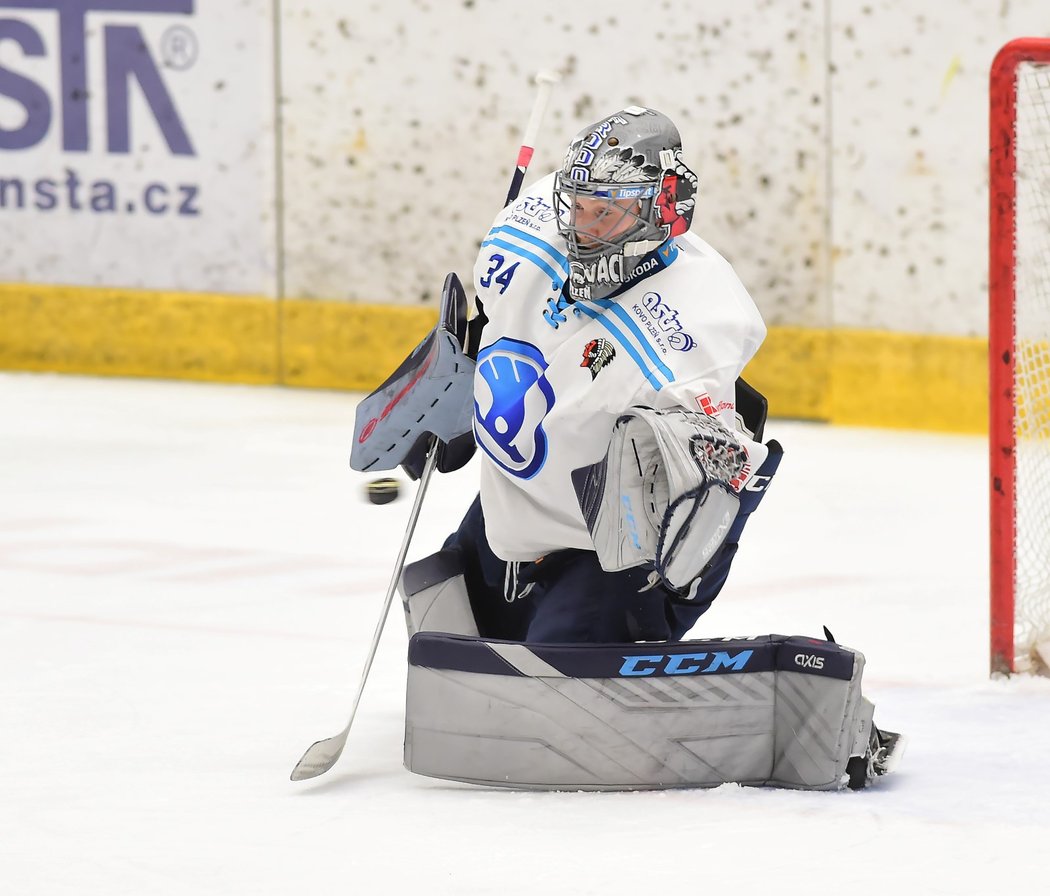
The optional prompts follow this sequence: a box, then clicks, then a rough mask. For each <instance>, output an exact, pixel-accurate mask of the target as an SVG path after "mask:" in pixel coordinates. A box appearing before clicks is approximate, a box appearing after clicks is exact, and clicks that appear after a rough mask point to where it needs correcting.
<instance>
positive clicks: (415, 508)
mask: <svg viewBox="0 0 1050 896" xmlns="http://www.w3.org/2000/svg"><path fill="white" fill-rule="evenodd" d="M557 81H558V76H557V75H555V74H552V73H550V72H540V73H539V74H537V75H536V86H537V91H536V100H535V102H534V103H533V106H532V114H531V115H530V116H529V123H528V125H527V126H526V128H525V135H524V137H523V138H522V143H521V149H519V150H518V163H517V165H516V167H515V168H514V176H513V177H512V178H511V182H510V190H509V191H508V192H507V201H506V202H505V203H504V207H506V206H508V205H510V204H511V203H512V202H513V201H514V200H515V199H517V198H518V193H519V192H520V190H521V185H522V183H523V181H524V180H525V172H526V171H527V170H528V167H529V162H530V161H531V160H532V153H533V148H534V145H535V143H536V137H537V135H538V134H539V130H540V124H541V122H542V121H543V115H544V112H545V111H546V109H547V102H548V100H549V99H550V95H551V89H552V88H553V87H554V85H555V84H556V83H557ZM437 447H438V444H437V439H436V438H431V440H430V447H429V448H428V450H427V459H426V463H425V464H424V465H423V472H422V474H421V475H420V477H419V486H418V488H417V489H416V499H415V501H414V502H413V504H412V510H411V512H410V513H409V517H408V526H407V527H406V529H405V537H404V539H402V541H401V550H400V551H398V555H397V561H396V562H395V564H394V571H393V574H392V575H391V577H390V585H389V586H388V587H387V592H386V598H385V599H384V601H383V609H382V610H381V611H380V615H379V622H378V623H377V625H376V630H375V633H374V634H373V635H372V643H371V645H370V646H369V648H368V656H367V657H366V659H365V667H364V670H363V671H362V672H361V681H360V683H359V684H358V686H357V694H356V695H355V696H354V705H353V708H352V709H351V710H350V719H349V721H347V723H346V727H345V728H343V730H342V731H340V732H339V733H338V734H337V735H335V736H334V737H329V738H326V739H325V740H319V741H317V742H316V743H314V744H312V745H311V746H310V747H309V749H307V751H306V752H305V753H303V758H302V759H300V760H299V762H298V763H297V764H296V766H295V768H294V769H292V780H293V781H305V780H306V779H308V778H316V777H317V776H318V775H323V774H324V773H325V772H326V771H328V770H329V769H330V768H331V767H332V766H333V765H335V764H336V762H338V761H339V757H340V756H341V755H342V753H343V748H344V747H345V746H346V739H347V737H349V736H350V727H351V726H352V725H353V724H354V716H356V715H357V707H358V705H359V704H360V703H361V695H362V694H363V693H364V690H365V682H366V681H368V673H369V672H370V671H371V669H372V660H374V659H375V655H376V650H377V649H378V647H379V639H380V638H381V637H382V634H383V627H384V626H385V625H386V619H387V616H389V615H390V605H391V603H392V602H393V600H394V592H395V591H397V583H398V581H399V580H400V579H401V571H402V570H403V569H404V566H405V556H406V555H407V554H408V546H409V544H410V543H411V541H412V535H413V533H414V532H415V529H416V520H417V519H419V508H420V507H421V506H422V504H423V497H424V495H425V494H426V491H427V486H428V485H429V484H430V477H431V475H432V474H433V472H434V467H435V466H436V465H437V455H438V452H437Z"/></svg>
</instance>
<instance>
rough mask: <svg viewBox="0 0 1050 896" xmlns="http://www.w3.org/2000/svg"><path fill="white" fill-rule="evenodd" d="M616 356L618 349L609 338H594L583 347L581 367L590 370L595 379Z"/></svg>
mask: <svg viewBox="0 0 1050 896" xmlns="http://www.w3.org/2000/svg"><path fill="white" fill-rule="evenodd" d="M615 357H616V349H615V348H614V347H613V344H612V343H611V342H610V341H609V340H608V339H592V340H591V341H590V342H588V343H587V344H586V345H585V346H584V347H583V360H582V361H581V362H580V367H586V368H587V369H588V370H590V372H591V380H592V381H593V380H594V379H595V378H596V377H597V376H598V374H599V373H601V372H602V371H603V370H605V368H606V367H608V366H609V365H610V364H611V363H612V361H613V358H615ZM603 382H604V380H603Z"/></svg>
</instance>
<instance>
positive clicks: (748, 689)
mask: <svg viewBox="0 0 1050 896" xmlns="http://www.w3.org/2000/svg"><path fill="white" fill-rule="evenodd" d="M863 668H864V657H863V655H862V654H860V653H859V652H857V651H854V650H850V649H849V648H845V647H842V646H840V645H837V644H833V643H830V642H827V641H816V640H813V639H809V638H789V637H785V636H783V635H767V636H763V637H758V638H749V639H741V640H715V641H685V642H662V643H645V644H622V645H602V646H592V645H580V644H572V645H538V644H512V643H507V642H502V641H488V640H483V639H480V638H468V637H455V636H450V635H440V634H433V633H421V634H416V635H414V636H413V637H412V639H411V641H410V642H409V671H408V697H407V707H406V715H405V766H406V768H408V769H409V771H412V772H415V773H417V774H422V775H429V776H432V777H437V778H447V779H451V780H457V781H466V782H470V783H475V784H484V785H490V786H491V785H500V786H506V787H515V788H523V789H569V790H637V789H654V788H668V787H714V786H718V785H720V784H725V783H729V782H736V783H740V784H749V785H769V786H775V787H788V788H798V789H805V790H837V789H841V788H843V787H846V786H849V785H850V780H851V773H850V771H852V769H851V770H850V771H848V770H847V766H848V764H849V763H850V761H851V759H853V758H854V757H861V758H862V760H863V758H864V757H865V756H866V755H867V751H868V750H869V748H870V743H871V738H872V731H873V726H872V710H873V707H872V704H871V703H870V702H869V701H867V700H865V699H864V698H863V697H862V696H861V676H862V673H863ZM865 761H866V760H865ZM855 767H856V763H854V768H855Z"/></svg>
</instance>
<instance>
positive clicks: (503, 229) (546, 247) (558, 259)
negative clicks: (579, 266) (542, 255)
mask: <svg viewBox="0 0 1050 896" xmlns="http://www.w3.org/2000/svg"><path fill="white" fill-rule="evenodd" d="M494 233H506V234H509V235H510V236H514V237H517V238H518V239H519V240H525V242H527V243H532V245H534V246H537V247H539V248H540V249H541V250H543V251H544V252H546V253H547V255H549V256H550V257H551V259H553V261H554V263H555V264H557V265H558V266H559V267H560V268H561V269H562V270H563V271H565V276H568V275H569V259H568V258H567V257H566V255H565V253H564V252H559V251H558V250H557V249H555V248H554V246H552V245H551V244H550V243H548V242H547V241H546V240H542V239H540V238H539V237H538V236H533V235H532V234H531V233H529V232H528V231H525V230H521V229H520V228H518V227H512V226H511V225H510V224H501V225H500V226H499V227H493V228H492V230H490V231H489V232H488V236H492V235H493V234H494Z"/></svg>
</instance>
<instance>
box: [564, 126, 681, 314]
mask: <svg viewBox="0 0 1050 896" xmlns="http://www.w3.org/2000/svg"><path fill="white" fill-rule="evenodd" d="M681 152H682V141H681V138H680V137H679V135H678V129H677V128H676V127H675V126H674V124H673V123H672V122H671V120H670V119H669V118H668V117H667V116H666V115H664V114H663V113H661V112H657V111H655V110H653V109H645V108H642V107H640V106H628V107H627V108H626V109H624V110H622V111H620V112H617V113H616V114H615V115H611V116H609V117H608V118H606V119H603V120H602V121H599V122H597V123H596V124H594V125H591V126H590V127H587V128H584V129H583V130H582V131H581V132H580V133H579V134H577V135H576V137H575V138H574V139H573V141H572V143H571V144H570V145H569V150H568V152H567V153H566V156H565V162H564V164H563V165H562V168H561V170H560V171H559V172H557V174H556V176H555V182H554V205H555V208H556V209H557V210H558V230H559V232H560V233H561V234H562V236H564V237H565V240H566V242H567V243H568V254H569V263H570V267H571V276H570V281H569V294H570V296H571V297H572V298H573V299H600V298H604V297H605V296H608V295H610V294H611V293H613V292H615V291H616V290H617V289H618V288H620V287H621V286H623V285H624V284H629V283H630V282H631V281H632V280H635V279H637V278H638V277H641V276H643V275H644V274H646V273H649V272H650V271H652V270H655V269H656V267H655V266H654V265H652V264H649V263H647V259H646V256H647V255H648V254H649V253H650V252H653V251H654V250H655V249H657V248H658V247H659V246H661V245H662V244H663V243H664V242H666V241H667V240H668V239H670V238H671V237H674V236H678V235H679V234H681V233H685V232H686V231H687V230H688V229H689V225H690V223H691V222H692V219H693V209H694V206H695V200H694V198H693V196H694V194H695V192H696V187H697V180H696V175H695V174H694V173H693V172H692V171H691V170H690V169H689V168H688V167H687V166H686V165H685V164H684V163H683V162H682V159H681Z"/></svg>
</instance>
